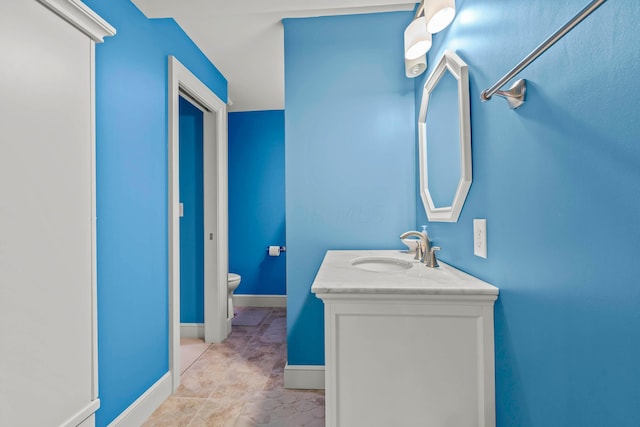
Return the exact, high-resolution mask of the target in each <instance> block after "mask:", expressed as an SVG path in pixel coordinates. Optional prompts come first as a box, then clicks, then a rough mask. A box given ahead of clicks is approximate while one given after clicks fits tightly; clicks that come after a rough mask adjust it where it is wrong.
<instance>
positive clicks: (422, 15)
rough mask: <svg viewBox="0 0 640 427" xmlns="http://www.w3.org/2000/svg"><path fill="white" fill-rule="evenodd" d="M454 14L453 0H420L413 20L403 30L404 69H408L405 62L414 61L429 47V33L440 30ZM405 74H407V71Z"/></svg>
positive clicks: (454, 4) (454, 3)
mask: <svg viewBox="0 0 640 427" xmlns="http://www.w3.org/2000/svg"><path fill="white" fill-rule="evenodd" d="M455 16H456V1H455V0H422V1H421V2H420V5H419V6H418V9H416V14H415V17H414V18H413V21H411V23H410V24H409V26H407V28H406V29H405V30H404V58H405V69H406V70H409V69H410V67H409V65H407V64H406V62H407V61H415V60H417V59H419V58H420V57H422V55H425V54H426V53H427V52H428V51H429V49H431V40H432V38H431V35H432V34H435V33H437V32H439V31H442V30H443V29H444V28H445V27H446V26H447V25H449V24H450V23H451V21H453V18H454V17H455ZM425 68H426V67H425ZM418 74H420V73H418ZM407 76H409V72H408V71H407Z"/></svg>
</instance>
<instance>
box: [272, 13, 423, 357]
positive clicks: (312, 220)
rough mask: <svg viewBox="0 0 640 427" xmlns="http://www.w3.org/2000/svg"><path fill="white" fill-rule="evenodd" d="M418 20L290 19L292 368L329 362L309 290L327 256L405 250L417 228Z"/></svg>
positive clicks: (399, 16) (317, 305) (400, 16)
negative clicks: (410, 62)
mask: <svg viewBox="0 0 640 427" xmlns="http://www.w3.org/2000/svg"><path fill="white" fill-rule="evenodd" d="M411 16H412V13H411V12H394V13H380V14H368V15H351V16H334V17H322V18H305V19H287V20H285V21H284V26H285V40H284V41H285V76H286V79H285V139H286V143H285V164H286V217H287V226H286V231H287V330H288V362H289V364H292V365H321V364H323V363H324V350H323V343H324V339H323V315H322V311H323V306H322V302H321V301H320V300H319V299H317V298H315V296H314V295H312V294H311V292H310V288H311V284H312V283H313V279H314V277H315V274H316V272H317V270H318V268H319V267H320V264H321V263H322V259H323V257H324V254H325V252H326V251H327V250H330V249H371V248H378V249H390V248H398V249H399V248H401V247H402V244H401V242H400V240H399V235H400V234H401V233H402V232H404V231H406V230H409V229H412V228H413V227H414V223H415V203H416V201H415V193H416V181H415V166H414V160H415V142H414V134H415V131H414V126H415V122H414V119H415V117H414V116H415V115H414V85H413V82H412V81H411V80H409V79H407V78H406V77H405V74H404V62H403V52H404V51H403V32H404V28H405V27H406V25H407V22H408V21H410V19H411Z"/></svg>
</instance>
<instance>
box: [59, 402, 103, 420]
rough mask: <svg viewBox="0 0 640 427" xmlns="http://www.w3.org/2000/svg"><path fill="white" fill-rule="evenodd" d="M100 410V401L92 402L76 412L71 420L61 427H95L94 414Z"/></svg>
mask: <svg viewBox="0 0 640 427" xmlns="http://www.w3.org/2000/svg"><path fill="white" fill-rule="evenodd" d="M98 408H100V399H96V400H92V401H91V402H89V403H88V404H87V405H86V406H85V407H84V408H82V409H81V410H79V411H78V412H76V413H75V414H74V415H73V416H72V417H71V418H69V419H68V420H67V421H65V422H64V423H62V424H61V425H60V426H61V427H81V426H82V427H85V426H87V427H92V426H94V425H95V415H94V414H95V412H96V411H97V410H98Z"/></svg>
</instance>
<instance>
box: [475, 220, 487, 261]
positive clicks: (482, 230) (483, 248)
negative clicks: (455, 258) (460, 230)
mask: <svg viewBox="0 0 640 427" xmlns="http://www.w3.org/2000/svg"><path fill="white" fill-rule="evenodd" d="M473 254H474V255H475V256H479V257H481V258H486V257H487V220H486V219H477V218H476V219H474V220H473Z"/></svg>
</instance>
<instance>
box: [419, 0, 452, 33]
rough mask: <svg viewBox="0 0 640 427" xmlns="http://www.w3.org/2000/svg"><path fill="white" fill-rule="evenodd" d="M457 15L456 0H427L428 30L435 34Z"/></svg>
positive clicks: (425, 8) (425, 4)
mask: <svg viewBox="0 0 640 427" xmlns="http://www.w3.org/2000/svg"><path fill="white" fill-rule="evenodd" d="M455 16H456V0H425V3H424V17H425V18H426V20H427V31H428V32H430V33H431V34H435V33H437V32H439V31H442V30H444V29H445V28H446V26H447V25H449V24H450V23H451V21H453V18H454V17H455Z"/></svg>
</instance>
